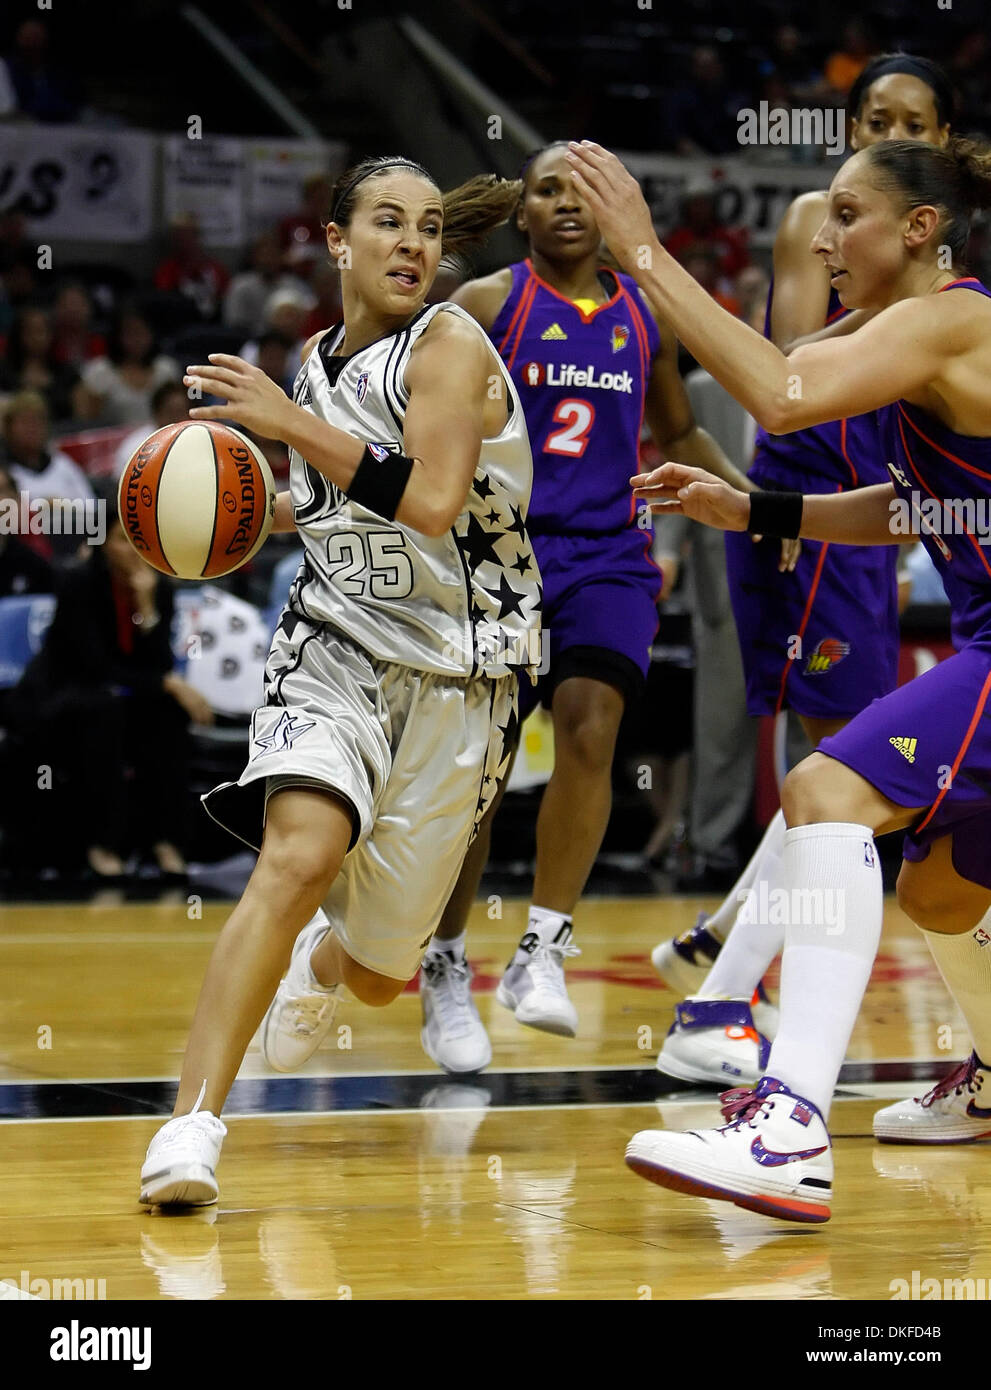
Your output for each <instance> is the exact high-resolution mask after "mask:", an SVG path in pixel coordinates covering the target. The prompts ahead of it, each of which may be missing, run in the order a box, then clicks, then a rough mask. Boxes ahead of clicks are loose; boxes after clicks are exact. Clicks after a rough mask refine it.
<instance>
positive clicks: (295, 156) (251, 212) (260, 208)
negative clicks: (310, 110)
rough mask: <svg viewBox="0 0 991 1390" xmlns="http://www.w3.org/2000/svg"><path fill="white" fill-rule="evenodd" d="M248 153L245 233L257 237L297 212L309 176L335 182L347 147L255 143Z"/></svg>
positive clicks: (326, 143) (334, 143) (312, 142)
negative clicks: (321, 175) (267, 228)
mask: <svg viewBox="0 0 991 1390" xmlns="http://www.w3.org/2000/svg"><path fill="white" fill-rule="evenodd" d="M247 153H248V190H247V223H248V234H249V236H256V235H257V234H258V232H260V231H262V230H264V228H266V227H270V226H271V225H272V223H273V222H280V221H281V220H282V219H283V218H284V217H288V216H289V214H290V213H292V212H295V211H296V209H297V208H298V207H299V204H300V200H301V197H302V191H303V183H304V182H305V180H306V179H308V178H309V177H310V175H311V174H329V176H330V178H331V180H332V181H333V180H334V179H336V178H337V175H338V174H339V173H340V172H341V170H342V169H343V168H344V161H345V156H346V153H347V148H346V146H345V145H343V144H341V143H340V141H316V140H292V141H289V140H258V141H253V142H252V143H250V144H249V145H248V150H247ZM328 216H329V210H328Z"/></svg>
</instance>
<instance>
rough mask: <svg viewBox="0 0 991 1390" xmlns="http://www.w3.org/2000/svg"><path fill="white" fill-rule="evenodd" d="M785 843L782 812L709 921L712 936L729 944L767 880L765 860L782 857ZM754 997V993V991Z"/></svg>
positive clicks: (776, 813)
mask: <svg viewBox="0 0 991 1390" xmlns="http://www.w3.org/2000/svg"><path fill="white" fill-rule="evenodd" d="M784 840H785V818H784V814H783V813H782V812H781V811H780V810H778V811H776V812H775V813H774V817H773V819H772V820H771V823H770V824H769V825H768V827H767V829H766V830H765V831H764V835H763V838H762V839H761V842H760V844H759V845H758V846H757V848H756V849H755V850H754V852H753V854H752V855H751V857H750V862H749V863H748V864H747V867H746V868H745V869H744V871H743V873H742V874H741V875H740V877H739V878H738V879H737V880H736V882H735V883H734V884H733V887H732V888H731V889H730V891H729V892H728V893H727V895H726V897H725V898H724V899H723V901H722V902H721V903H720V905H719V907H717V909H716V911H715V912H714V913H713V914H712V916H711V917H709V918H707V919H706V926H707V927H708V929H709V930H710V931H711V932H715V934H716V936H718V937H719V938H720V939H721V940H723V941H725V940H726V939H727V937H728V936H729V934H730V932H731V931H732V930H733V923H734V922H735V921H736V918H737V914H738V913H739V911H740V904H741V903H742V902H745V901H746V899H747V893H748V890H749V889H750V888H752V887H753V885H754V883H755V882H756V881H757V879H758V878H766V877H767V870H766V868H765V860H766V857H767V856H768V855H771V854H773V855H774V856H775V857H777V856H778V855H780V853H781V846H782V845H783V844H784ZM751 993H753V991H752V990H751Z"/></svg>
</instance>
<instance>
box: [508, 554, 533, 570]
mask: <svg viewBox="0 0 991 1390" xmlns="http://www.w3.org/2000/svg"><path fill="white" fill-rule="evenodd" d="M509 568H510V569H511V570H519V572H520V574H526V572H527V570H528V569H530V568H531V564H530V556H529V555H527V554H525V553H524V552H523V551H522V550H521V551H520V553H519V555H517V557H516V559H515V560H514V561H513V563H512V564H511V565H510V567H509Z"/></svg>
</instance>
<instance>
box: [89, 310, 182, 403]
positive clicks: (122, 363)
mask: <svg viewBox="0 0 991 1390" xmlns="http://www.w3.org/2000/svg"><path fill="white" fill-rule="evenodd" d="M181 375H182V373H181V371H180V370H179V364H178V363H177V362H176V361H175V360H174V359H173V358H171V357H166V356H164V354H162V353H159V352H158V350H157V346H156V343H155V338H154V335H153V333H152V331H151V325H150V324H149V322H148V320H147V318H146V317H145V316H144V314H143V313H141V311H140V310H138V309H136V308H127V307H124V308H122V309H121V310H120V311H119V312H118V314H117V319H116V322H115V323H114V327H113V330H112V332H111V334H110V339H109V342H108V344H107V355H106V357H97V358H95V359H94V360H93V361H92V362H87V363H86V365H85V366H84V368H83V373H82V379H83V385H84V386H85V387H86V390H87V392H88V393H89V394H90V397H91V403H90V407H89V410H90V414H91V418H93V417H99V418H100V420H101V421H102V422H103V423H104V424H108V425H130V424H132V423H133V424H135V425H137V424H140V423H141V422H142V421H143V420H147V419H148V417H149V416H150V415H151V398H152V396H153V394H154V392H155V390H156V388H157V387H159V386H161V385H162V383H163V382H166V381H172V380H175V378H176V377H181Z"/></svg>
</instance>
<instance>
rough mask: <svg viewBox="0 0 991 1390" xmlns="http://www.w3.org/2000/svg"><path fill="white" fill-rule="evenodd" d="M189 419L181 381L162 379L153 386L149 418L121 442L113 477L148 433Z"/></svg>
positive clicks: (185, 396) (118, 474)
mask: <svg viewBox="0 0 991 1390" xmlns="http://www.w3.org/2000/svg"><path fill="white" fill-rule="evenodd" d="M188 419H189V397H188V396H187V395H186V388H185V386H183V384H182V382H181V381H163V382H162V384H161V386H158V387H156V388H155V391H154V392H153V394H152V398H151V419H149V420H145V422H144V423H143V424H141V425H138V426H137V427H136V428H135V429H133V430H132V431H131V433H130V434H129V435H128V436H127V438H126V439H125V440H124V441H123V442H122V444H121V446H120V448H119V449H118V450H117V453H116V455H115V457H114V477H115V478H119V477H120V475H121V474H122V473H123V471H124V469H125V468H126V467H127V465H128V463H129V461H130V458H131V455H132V454H133V453H134V451H135V450H136V449H139V448H140V447H141V445H142V444H143V443H144V442H145V440H146V439H147V438H148V436H149V435H150V434H154V433H155V431H156V430H161V429H164V428H165V426H166V425H175V424H178V423H179V421H180V420H188Z"/></svg>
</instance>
